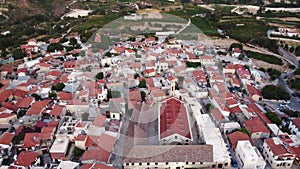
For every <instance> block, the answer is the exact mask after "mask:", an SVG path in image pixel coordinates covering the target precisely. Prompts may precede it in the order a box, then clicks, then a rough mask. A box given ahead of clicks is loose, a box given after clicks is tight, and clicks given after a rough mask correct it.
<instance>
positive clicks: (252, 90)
mask: <svg viewBox="0 0 300 169" xmlns="http://www.w3.org/2000/svg"><path fill="white" fill-rule="evenodd" d="M247 91H248V93H249V94H250V95H251V96H253V95H259V96H262V95H261V92H260V90H259V89H256V88H255V87H253V86H251V85H247Z"/></svg>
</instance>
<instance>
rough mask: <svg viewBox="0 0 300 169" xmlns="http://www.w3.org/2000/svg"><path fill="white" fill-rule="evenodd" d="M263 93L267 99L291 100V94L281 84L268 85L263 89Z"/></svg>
mask: <svg viewBox="0 0 300 169" xmlns="http://www.w3.org/2000/svg"><path fill="white" fill-rule="evenodd" d="M261 94H262V96H263V97H264V98H265V99H275V100H289V99H290V98H291V96H290V95H289V93H288V92H286V91H285V90H284V89H283V88H282V87H280V86H274V85H266V86H265V87H264V88H262V90H261Z"/></svg>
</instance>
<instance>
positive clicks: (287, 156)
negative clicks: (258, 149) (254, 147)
mask: <svg viewBox="0 0 300 169" xmlns="http://www.w3.org/2000/svg"><path fill="white" fill-rule="evenodd" d="M270 139H273V140H274V143H272V144H275V147H274V146H272V148H276V146H284V144H283V143H282V142H281V141H280V139H279V138H270ZM284 147H286V146H284ZM272 148H271V146H270V145H268V143H267V142H266V140H265V141H264V144H263V153H262V154H263V155H264V157H265V159H266V161H268V162H269V164H270V165H271V167H272V168H273V169H286V168H291V167H292V165H293V162H294V160H295V155H294V154H291V153H288V152H282V153H280V154H274V153H273V150H272Z"/></svg>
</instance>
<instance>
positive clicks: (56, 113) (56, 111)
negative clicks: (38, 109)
mask: <svg viewBox="0 0 300 169" xmlns="http://www.w3.org/2000/svg"><path fill="white" fill-rule="evenodd" d="M63 109H64V107H63V106H59V105H55V106H54V108H53V109H52V110H51V111H50V113H49V114H51V115H54V116H60V115H61V113H62V111H63Z"/></svg>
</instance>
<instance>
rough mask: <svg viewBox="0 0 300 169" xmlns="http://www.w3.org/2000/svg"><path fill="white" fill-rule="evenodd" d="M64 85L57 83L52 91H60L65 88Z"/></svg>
mask: <svg viewBox="0 0 300 169" xmlns="http://www.w3.org/2000/svg"><path fill="white" fill-rule="evenodd" d="M65 86H66V85H65V84H64V83H57V84H56V85H54V86H52V90H56V91H58V92H59V91H62V90H63V89H64V88H65Z"/></svg>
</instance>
